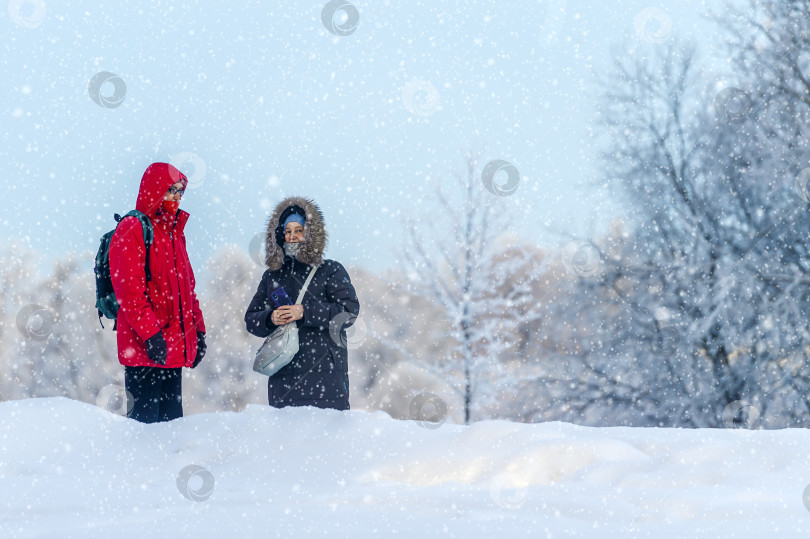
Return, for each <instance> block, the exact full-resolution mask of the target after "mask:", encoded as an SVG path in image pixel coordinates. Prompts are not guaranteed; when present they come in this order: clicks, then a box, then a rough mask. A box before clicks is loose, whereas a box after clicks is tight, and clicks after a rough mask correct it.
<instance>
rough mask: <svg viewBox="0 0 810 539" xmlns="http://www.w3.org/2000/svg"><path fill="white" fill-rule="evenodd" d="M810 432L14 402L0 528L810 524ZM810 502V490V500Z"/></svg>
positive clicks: (594, 533)
mask: <svg viewBox="0 0 810 539" xmlns="http://www.w3.org/2000/svg"><path fill="white" fill-rule="evenodd" d="M808 447H810V433H808V432H807V431H805V430H782V431H747V430H679V429H641V428H635V429H633V428H587V427H578V426H574V425H570V424H564V423H546V424H532V425H528V424H517V423H508V422H502V421H485V422H481V423H477V424H474V425H472V426H470V427H463V426H458V425H450V424H443V425H429V424H428V425H420V424H419V423H417V422H414V421H398V420H394V419H391V418H390V417H388V416H387V415H385V414H384V413H382V412H376V413H367V412H348V413H339V412H333V411H324V410H314V409H311V408H299V409H284V410H275V409H271V408H269V407H266V406H257V405H251V406H249V407H248V408H247V409H246V410H245V411H244V412H241V413H229V412H221V413H212V414H199V415H191V416H188V417H185V418H183V419H180V420H177V421H174V422H172V423H168V424H157V425H143V424H139V423H136V422H134V421H131V420H127V419H123V418H121V417H120V416H115V415H113V414H111V413H109V412H107V411H106V410H103V409H101V408H98V407H95V406H92V405H89V404H85V403H81V402H78V401H72V400H68V399H64V398H48V399H30V400H20V401H9V402H2V403H0V500H2V501H1V502H0V537H3V538H10V537H77V538H78V537H82V538H84V537H111V536H115V537H197V538H199V537H223V536H235V534H238V535H239V536H240V537H323V536H328V537H349V536H353V537H374V536H377V537H391V536H401V537H465V538H467V537H572V536H576V537H650V536H655V537H658V538H660V537H696V536H700V537H808V536H810V511H808V509H806V508H805V505H804V503H803V493H804V490H805V487H807V485H808V484H809V483H810V466H809V465H810V457H808V451H807V448H808ZM808 504H810V502H808Z"/></svg>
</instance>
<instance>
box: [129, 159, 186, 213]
mask: <svg viewBox="0 0 810 539" xmlns="http://www.w3.org/2000/svg"><path fill="white" fill-rule="evenodd" d="M179 181H182V182H183V183H185V182H187V181H188V180H187V179H186V175H185V174H183V173H182V172H180V171H179V170H177V168H176V167H175V166H174V165H170V164H169V163H152V164H151V165H149V166H148V167H146V171H145V172H144V173H143V177H142V178H141V188H140V189H139V190H138V201H137V202H136V203H135V209H136V210H138V211H139V212H142V213H145V214H146V215H147V216H149V218H151V219H154V218H155V217H156V213H157V210H158V208H160V205H161V204H162V203H163V197H164V196H165V195H166V191H168V190H169V187H171V186H172V184H174V183H177V182H179Z"/></svg>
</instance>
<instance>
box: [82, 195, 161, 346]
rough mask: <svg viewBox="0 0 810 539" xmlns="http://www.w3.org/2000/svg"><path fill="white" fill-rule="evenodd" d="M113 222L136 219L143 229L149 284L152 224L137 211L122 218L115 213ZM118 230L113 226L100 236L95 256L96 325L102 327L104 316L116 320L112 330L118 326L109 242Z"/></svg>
mask: <svg viewBox="0 0 810 539" xmlns="http://www.w3.org/2000/svg"><path fill="white" fill-rule="evenodd" d="M114 217H115V222H116V223H118V224H121V221H122V220H123V219H124V217H137V219H138V220H139V221H140V222H141V227H142V228H143V244H144V246H145V247H146V267H145V268H144V271H145V272H146V281H147V282H149V281H151V280H152V272H151V271H149V247H151V245H152V238H153V237H154V232H153V230H152V222H151V221H150V220H149V218H148V217H147V216H146V215H145V214H143V213H141V212H139V211H138V210H132V211H131V212H129V213H128V214H126V215H125V216H124V217H121V216H120V215H118V214H117V213H116V214H115V216H114ZM117 228H118V225H115V228H114V229H112V230H110V231H109V232H107V233H106V234H104V235H103V236H101V246H100V247H99V248H98V253H97V254H96V269H95V273H96V309H98V323H99V324H101V327H102V328H103V327H104V324H103V323H102V322H101V316H102V315H103V316H106V317H107V318H109V319H110V320H116V323H115V326H113V330H115V329H116V327H117V326H118V321H117V318H118V300H117V299H115V290H113V285H112V274H111V273H110V242H111V241H112V237H113V234H115V230H116V229H117Z"/></svg>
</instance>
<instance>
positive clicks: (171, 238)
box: [169, 217, 188, 367]
mask: <svg viewBox="0 0 810 539" xmlns="http://www.w3.org/2000/svg"><path fill="white" fill-rule="evenodd" d="M175 224H177V218H176V217H175V220H174V224H173V225H172V229H171V230H170V231H169V241H170V242H171V244H172V258H173V259H174V278H175V280H176V281H177V303H178V305H179V306H180V334H181V335H182V336H183V366H184V367H188V347H187V346H186V328H185V324H184V323H183V298H182V295H181V294H180V272H179V271H177V251H176V250H175V248H174V225H175Z"/></svg>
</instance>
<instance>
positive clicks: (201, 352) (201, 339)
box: [191, 331, 208, 369]
mask: <svg viewBox="0 0 810 539" xmlns="http://www.w3.org/2000/svg"><path fill="white" fill-rule="evenodd" d="M206 350H208V346H206V344H205V333H203V332H202V331H198V332H197V357H195V358H194V363H193V364H192V365H191V368H192V369H193V368H194V367H196V366H197V365H199V364H200V361H202V358H203V357H204V356H205V351H206Z"/></svg>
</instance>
